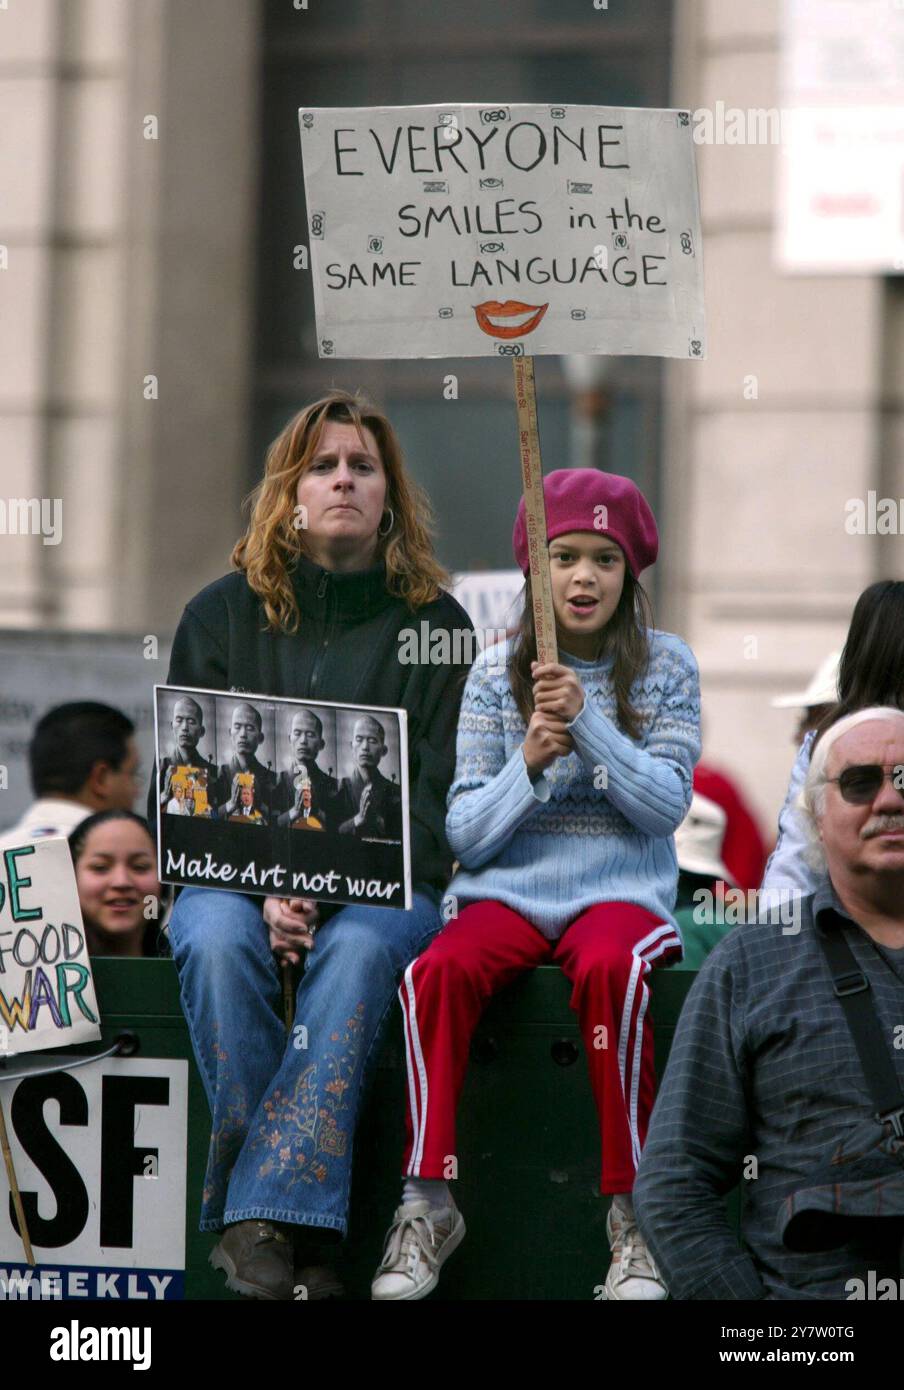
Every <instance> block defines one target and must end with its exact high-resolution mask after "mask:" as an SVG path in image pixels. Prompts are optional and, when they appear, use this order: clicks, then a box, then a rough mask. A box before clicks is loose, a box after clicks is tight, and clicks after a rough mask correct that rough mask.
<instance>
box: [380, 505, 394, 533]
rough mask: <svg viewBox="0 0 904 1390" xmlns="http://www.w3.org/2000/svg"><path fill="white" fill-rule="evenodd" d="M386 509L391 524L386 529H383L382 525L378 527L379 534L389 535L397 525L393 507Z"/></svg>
mask: <svg viewBox="0 0 904 1390" xmlns="http://www.w3.org/2000/svg"><path fill="white" fill-rule="evenodd" d="M386 510H387V511H388V512H389V525H388V526H387V528H386V530H385V531H384V530H383V529H382V527H377V535H378V536H388V535H389V533H390V531H391V530H392V528H393V526H395V512H394V511H393V510H392V507H387V509H386Z"/></svg>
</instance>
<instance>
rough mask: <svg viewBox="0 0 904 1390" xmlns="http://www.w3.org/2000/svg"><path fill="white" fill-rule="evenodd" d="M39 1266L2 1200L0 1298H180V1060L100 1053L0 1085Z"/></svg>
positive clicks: (184, 1104)
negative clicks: (32, 1263)
mask: <svg viewBox="0 0 904 1390" xmlns="http://www.w3.org/2000/svg"><path fill="white" fill-rule="evenodd" d="M0 1101H2V1104H3V1108H4V1111H5V1113H6V1114H7V1116H8V1117H9V1120H8V1129H9V1134H10V1143H11V1145H12V1151H13V1157H14V1159H15V1164H16V1171H17V1173H18V1176H19V1187H20V1189H21V1192H22V1201H23V1203H24V1205H25V1215H26V1219H27V1221H28V1226H29V1230H30V1232H31V1238H32V1243H33V1245H34V1250H35V1257H36V1259H37V1261H38V1266H37V1268H36V1269H34V1270H30V1269H29V1268H28V1266H27V1265H25V1264H23V1262H22V1243H21V1241H20V1239H19V1236H18V1234H17V1233H16V1230H15V1229H14V1227H13V1225H12V1221H11V1219H10V1210H9V1207H10V1204H9V1202H8V1200H7V1199H6V1198H4V1199H3V1201H2V1202H0V1299H41V1298H43V1299H54V1298H63V1299H66V1298H84V1299H147V1300H148V1301H152V1302H153V1301H156V1300H166V1299H173V1298H182V1297H183V1296H184V1292H185V1191H186V1164H187V1140H188V1063H187V1062H186V1061H182V1060H170V1059H167V1060H162V1059H160V1058H141V1059H138V1058H128V1059H124V1058H112V1057H108V1058H105V1059H104V1060H103V1061H101V1062H96V1063H92V1064H91V1065H90V1066H86V1067H79V1068H78V1070H75V1071H57V1072H51V1073H49V1074H45V1075H43V1076H29V1077H25V1078H24V1079H23V1080H18V1081H9V1082H2V1081H0Z"/></svg>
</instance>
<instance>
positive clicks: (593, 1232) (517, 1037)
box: [85, 957, 694, 1299]
mask: <svg viewBox="0 0 904 1390" xmlns="http://www.w3.org/2000/svg"><path fill="white" fill-rule="evenodd" d="M93 965H94V973H95V980H96V985H97V992H98V999H99V1003H100V1008H101V1015H102V1018H103V1034H104V1040H105V1042H112V1040H113V1038H114V1037H115V1036H116V1034H117V1033H118V1032H120V1031H122V1030H123V1029H130V1030H133V1031H134V1032H136V1033H137V1034H138V1037H139V1040H140V1050H139V1053H138V1056H139V1057H145V1058H149V1057H159V1058H185V1059H187V1060H188V1062H189V1095H188V1180H187V1204H186V1205H187V1210H186V1277H185V1296H186V1298H188V1299H206V1298H218V1299H219V1298H227V1299H228V1298H232V1297H233V1295H232V1294H230V1293H228V1291H227V1290H226V1289H225V1286H224V1281H223V1276H222V1275H221V1274H218V1273H216V1272H215V1271H214V1270H213V1269H211V1267H210V1265H209V1263H208V1258H207V1257H208V1254H209V1252H210V1249H211V1247H212V1245H213V1243H214V1240H215V1237H214V1236H212V1235H210V1234H203V1235H202V1234H201V1233H199V1231H198V1229H197V1216H198V1212H199V1210H200V1203H201V1187H202V1183H203V1177H204V1168H205V1164H206V1158H207V1146H208V1139H209V1135H210V1116H209V1111H208V1108H207V1101H206V1097H205V1095H204V1091H203V1087H202V1085H201V1080H200V1076H199V1074H198V1071H197V1068H196V1066H195V1063H194V1057H193V1054H192V1049H191V1043H190V1040H189V1035H188V1030H187V1028H186V1025H185V1020H184V1018H183V1014H182V1009H181V1005H180V1001H179V987H178V979H177V975H176V969H175V966H174V965H173V963H172V961H169V960H159V961H156V960H138V961H121V960H112V959H105V958H102V957H100V958H95V959H94V962H93ZM651 979H652V1003H651V1012H652V1016H653V1019H654V1039H655V1049H656V1067H657V1073H658V1074H660V1075H661V1072H662V1069H663V1067H664V1065H665V1060H666V1057H667V1054H668V1050H669V1046H670V1044H671V1040H672V1036H673V1033H674V1029H675V1024H676V1022H677V1019H678V1014H679V1012H680V1010H681V1006H682V1004H683V1002H684V998H685V996H686V994H687V991H688V989H689V988H690V986H691V984H692V982H693V979H694V976H693V974H691V973H690V972H682V971H654V972H653V975H652V977H651ZM569 995H570V985H569V984H568V981H567V980H566V979H565V977H564V976H563V975H562V973H561V971H560V970H558V969H557V968H556V967H553V966H543V967H540V968H539V969H537V970H534V971H533V972H531V973H530V974H529V975H527V976H525V978H524V979H523V980H520V981H519V982H518V983H517V984H515V985H513V986H511V987H510V988H509V989H507V990H505V991H503V992H502V993H501V994H500V995H499V996H497V998H496V999H494V1001H493V1002H492V1004H491V1005H490V1007H489V1009H488V1010H487V1012H486V1014H485V1016H484V1018H483V1020H482V1022H481V1025H480V1027H479V1029H478V1032H477V1034H476V1035H475V1039H474V1045H473V1048H472V1064H471V1066H470V1067H469V1070H468V1077H467V1080H466V1083H465V1090H464V1094H463V1097H462V1103H461V1106H460V1109H459V1127H458V1154H457V1155H456V1157H457V1160H458V1185H457V1187H456V1199H457V1201H458V1203H459V1205H460V1207H461V1209H462V1212H463V1213H464V1215H465V1220H466V1222H467V1224H468V1236H467V1239H466V1240H465V1242H464V1243H463V1245H462V1247H461V1250H460V1251H459V1252H458V1253H456V1255H455V1256H454V1258H453V1259H452V1260H450V1261H449V1263H448V1265H447V1266H445V1267H444V1270H443V1278H442V1282H441V1284H440V1288H439V1290H438V1291H437V1294H436V1295H434V1297H438V1298H441V1299H507V1298H510V1299H592V1298H594V1296H595V1290H597V1289H598V1286H600V1285H601V1284H602V1283H603V1281H604V1279H605V1275H606V1270H607V1268H608V1263H609V1253H608V1249H607V1245H606V1236H605V1216H606V1209H607V1199H605V1198H602V1197H600V1195H599V1193H598V1191H597V1187H598V1173H599V1139H598V1134H597V1120H596V1112H595V1109H594V1106H593V1100H592V1096H591V1092H590V1082H589V1078H588V1073H587V1062H586V1058H585V1056H584V1051H583V1044H582V1042H581V1038H580V1033H579V1031H578V1027H577V1018H576V1015H575V1014H574V1013H573V1012H572V1011H571V1009H570V1008H569V1005H568V1000H569ZM85 1050H88V1049H85ZM404 1104H405V1063H404V1054H403V1050H402V1031H401V1015H400V1013H397V1014H396V1015H395V1016H394V1017H393V1019H392V1022H391V1024H390V1027H389V1030H388V1033H387V1037H386V1040H385V1043H384V1046H383V1049H382V1052H381V1055H380V1057H379V1060H378V1063H377V1065H376V1067H375V1069H374V1073H373V1076H372V1084H371V1087H370V1091H369V1095H368V1098H367V1101H366V1102H365V1105H364V1108H363V1111H362V1115H361V1120H360V1124H359V1129H358V1134H357V1137H356V1145H355V1175H354V1182H353V1192H352V1213H351V1228H350V1233H349V1240H348V1242H347V1246H346V1249H345V1252H344V1254H343V1257H342V1271H343V1276H344V1278H345V1281H346V1285H347V1288H348V1292H349V1294H350V1296H352V1297H357V1298H366V1297H368V1295H369V1286H370V1280H371V1278H372V1276H373V1272H374V1270H375V1268H376V1266H377V1264H378V1262H379V1258H380V1254H381V1251H382V1245H383V1237H384V1234H385V1230H386V1226H387V1224H388V1222H389V1219H390V1217H391V1215H392V1212H393V1210H394V1208H395V1206H396V1205H397V1203H398V1201H399V1193H400V1181H401V1179H400V1176H399V1174H400V1162H401V1150H402V1141H403V1122H404ZM138 1186H139V1188H140V1184H139V1185H138Z"/></svg>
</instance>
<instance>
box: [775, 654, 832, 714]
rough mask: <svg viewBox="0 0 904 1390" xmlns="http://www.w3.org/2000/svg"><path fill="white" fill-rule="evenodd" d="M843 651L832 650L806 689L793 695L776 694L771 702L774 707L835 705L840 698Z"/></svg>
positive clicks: (799, 707) (803, 707)
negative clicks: (839, 681) (840, 667)
mask: <svg viewBox="0 0 904 1390" xmlns="http://www.w3.org/2000/svg"><path fill="white" fill-rule="evenodd" d="M840 661H841V652H831V653H830V654H829V656H827V657H826V659H825V661H823V662H822V664H821V665H820V666H818V667H817V668H816V672H815V673H814V675H813V678H812V680H811V681H810V684H809V685H808V686H807V688H806V690H796V691H795V692H794V694H793V695H776V696H775V698H774V699H773V700H770V701H769V703H770V704H771V705H772V707H773V709H807V708H809V707H810V706H811V705H834V704H835V702H836V700H837V699H838V663H839V662H840Z"/></svg>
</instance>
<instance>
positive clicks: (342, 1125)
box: [170, 885, 442, 1235]
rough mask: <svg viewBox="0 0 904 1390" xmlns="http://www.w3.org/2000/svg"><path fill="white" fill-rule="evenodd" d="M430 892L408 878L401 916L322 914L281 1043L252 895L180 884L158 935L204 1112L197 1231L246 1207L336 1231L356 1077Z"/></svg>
mask: <svg viewBox="0 0 904 1390" xmlns="http://www.w3.org/2000/svg"><path fill="white" fill-rule="evenodd" d="M439 901H440V894H439V893H438V892H435V891H434V890H432V889H425V888H424V887H423V885H419V887H418V889H416V890H415V891H414V892H413V894H412V908H411V911H410V912H404V911H400V910H399V909H397V908H386V907H363V906H362V907H358V906H354V907H342V908H340V909H339V911H338V912H336V913H335V915H334V916H332V917H330V918H329V919H328V920H327V921H325V922H324V923H323V925H322V926H321V927H320V930H319V931H318V933H317V935H316V937H315V944H314V946H313V948H312V950H310V951H309V952H308V954H307V960H306V963H305V969H304V971H303V973H302V976H301V980H300V983H299V985H298V992H297V995H296V1005H295V1026H294V1028H293V1031H292V1036H291V1037H290V1038H289V1039H287V1038H286V1032H285V1026H284V1023H283V1020H282V1018H281V1016H280V1010H281V1002H282V988H281V983H280V974H279V968H278V966H277V963H276V960H275V959H274V956H273V953H272V951H271V949H270V943H269V938H268V933H267V927H266V925H265V923H264V920H263V916H262V909H263V900H262V899H261V900H257V899H251V898H248V897H245V896H244V895H242V894H240V893H230V892H226V891H224V890H219V891H218V890H216V889H207V888H184V889H183V890H182V892H181V894H180V895H179V899H178V901H177V903H176V906H175V909H174V911H173V915H172V918H171V921H170V940H171V943H172V950H173V956H174V958H175V961H176V965H177V967H178V970H179V980H180V984H181V987H182V1007H183V1009H184V1011H185V1017H186V1019H187V1021H188V1027H189V1032H190V1033H191V1039H192V1046H193V1047H194V1051H195V1057H196V1058H197V1061H198V1067H199V1069H200V1072H201V1077H202V1079H203V1082H204V1088H205V1090H206V1092H207V1098H208V1101H209V1102H210V1109H211V1114H212V1117H213V1125H212V1133H211V1139H210V1152H209V1155H208V1160H207V1173H206V1176H205V1180H204V1196H203V1201H202V1206H201V1223H200V1229H201V1230H202V1231H216V1230H220V1229H221V1228H222V1227H223V1226H224V1225H226V1226H228V1225H231V1224H232V1223H233V1222H236V1221H247V1220H248V1219H249V1218H252V1217H257V1218H260V1219H263V1220H267V1221H285V1222H289V1223H292V1224H295V1225H300V1226H316V1227H325V1228H327V1229H329V1230H334V1231H340V1232H341V1233H342V1234H343V1235H344V1234H345V1232H346V1229H347V1224H348V1200H349V1188H350V1185H351V1170H352V1146H353V1142H354V1135H355V1124H356V1121H357V1116H358V1109H359V1104H360V1101H361V1099H362V1095H363V1089H364V1083H365V1080H366V1078H367V1074H368V1069H369V1066H370V1064H371V1063H372V1062H373V1060H374V1059H375V1057H376V1053H377V1048H378V1043H379V1040H380V1036H381V1032H382V1028H383V1024H384V1023H385V1021H386V1019H387V1016H388V1014H389V1011H390V1009H391V1008H392V1005H393V1003H394V1000H395V993H396V986H397V981H398V979H399V977H400V976H401V974H402V972H403V971H404V969H405V967H406V966H407V965H408V964H409V962H410V961H412V960H413V959H414V958H415V956H417V955H419V954H420V953H421V951H423V950H424V949H425V948H426V947H427V946H428V945H429V943H430V941H431V940H432V939H433V937H434V936H435V935H436V933H437V932H438V931H439V929H440V927H441V925H442V922H441V920H440V913H439Z"/></svg>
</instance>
